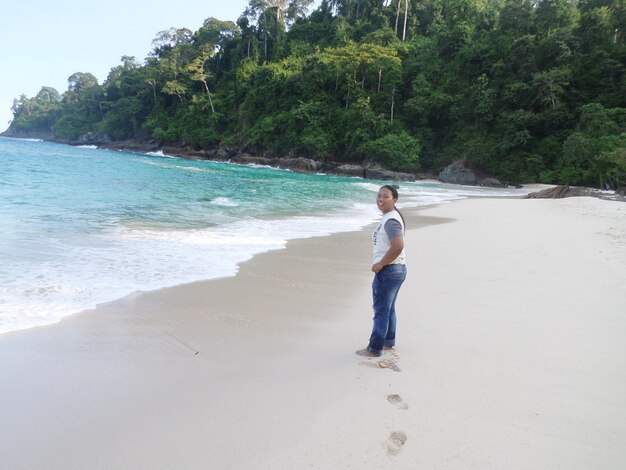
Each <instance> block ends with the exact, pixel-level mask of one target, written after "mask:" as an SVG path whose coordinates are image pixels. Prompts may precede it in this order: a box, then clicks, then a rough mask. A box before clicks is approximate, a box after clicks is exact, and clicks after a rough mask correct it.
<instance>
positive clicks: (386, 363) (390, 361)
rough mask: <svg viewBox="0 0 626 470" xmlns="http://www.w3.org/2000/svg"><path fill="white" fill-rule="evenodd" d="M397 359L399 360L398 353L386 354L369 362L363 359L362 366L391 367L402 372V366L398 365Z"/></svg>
mask: <svg viewBox="0 0 626 470" xmlns="http://www.w3.org/2000/svg"><path fill="white" fill-rule="evenodd" d="M397 361H398V355H397V354H393V353H392V354H390V355H389V356H386V357H384V358H382V359H378V360H376V361H367V362H365V361H363V362H361V363H360V364H361V365H362V366H367V367H374V368H375V369H391V370H394V371H396V372H400V368H399V367H398V364H397Z"/></svg>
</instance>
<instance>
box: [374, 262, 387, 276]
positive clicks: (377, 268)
mask: <svg viewBox="0 0 626 470" xmlns="http://www.w3.org/2000/svg"><path fill="white" fill-rule="evenodd" d="M384 267H385V266H384V265H383V264H382V263H376V264H373V265H372V271H373V272H375V273H376V274H378V273H379V272H381V271H382V269H383V268H384Z"/></svg>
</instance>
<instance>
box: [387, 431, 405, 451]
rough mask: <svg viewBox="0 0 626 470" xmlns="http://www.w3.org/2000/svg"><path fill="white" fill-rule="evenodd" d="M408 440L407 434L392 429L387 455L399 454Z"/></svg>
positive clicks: (388, 439) (388, 440)
mask: <svg viewBox="0 0 626 470" xmlns="http://www.w3.org/2000/svg"><path fill="white" fill-rule="evenodd" d="M405 442H406V434H405V433H403V432H402V431H392V432H391V434H389V437H388V438H387V455H390V456H394V455H398V452H400V449H402V446H403V445H404V443H405Z"/></svg>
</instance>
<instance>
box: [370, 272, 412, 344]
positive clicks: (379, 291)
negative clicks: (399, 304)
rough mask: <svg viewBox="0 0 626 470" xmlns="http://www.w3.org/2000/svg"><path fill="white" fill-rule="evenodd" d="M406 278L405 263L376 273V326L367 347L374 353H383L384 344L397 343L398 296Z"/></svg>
mask: <svg viewBox="0 0 626 470" xmlns="http://www.w3.org/2000/svg"><path fill="white" fill-rule="evenodd" d="M405 279H406V266H405V265H404V264H389V265H387V266H385V267H384V268H383V269H382V270H381V271H380V272H379V273H377V274H375V275H374V281H373V282H372V297H373V299H374V327H373V328H372V336H371V337H370V343H369V346H368V347H367V349H368V350H369V351H370V352H372V353H374V354H378V355H380V354H382V351H383V346H395V345H396V298H397V297H398V292H399V291H400V286H401V285H402V283H403V282H404V280H405Z"/></svg>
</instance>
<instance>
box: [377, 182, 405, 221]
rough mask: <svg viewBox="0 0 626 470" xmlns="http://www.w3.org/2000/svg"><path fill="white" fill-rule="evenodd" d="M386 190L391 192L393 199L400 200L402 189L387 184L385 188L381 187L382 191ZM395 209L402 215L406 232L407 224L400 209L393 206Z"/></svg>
mask: <svg viewBox="0 0 626 470" xmlns="http://www.w3.org/2000/svg"><path fill="white" fill-rule="evenodd" d="M382 188H385V189H388V190H389V191H391V195H392V196H393V198H394V199H395V200H396V201H397V200H398V189H400V186H398V185H396V184H386V185H384V186H381V189H382ZM393 209H394V210H395V211H396V212H397V213H398V214H400V218H401V219H402V225H404V227H405V230H406V223H405V222H404V216H403V215H402V212H400V211H399V210H398V208H397V207H396V206H395V204H394V206H393Z"/></svg>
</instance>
